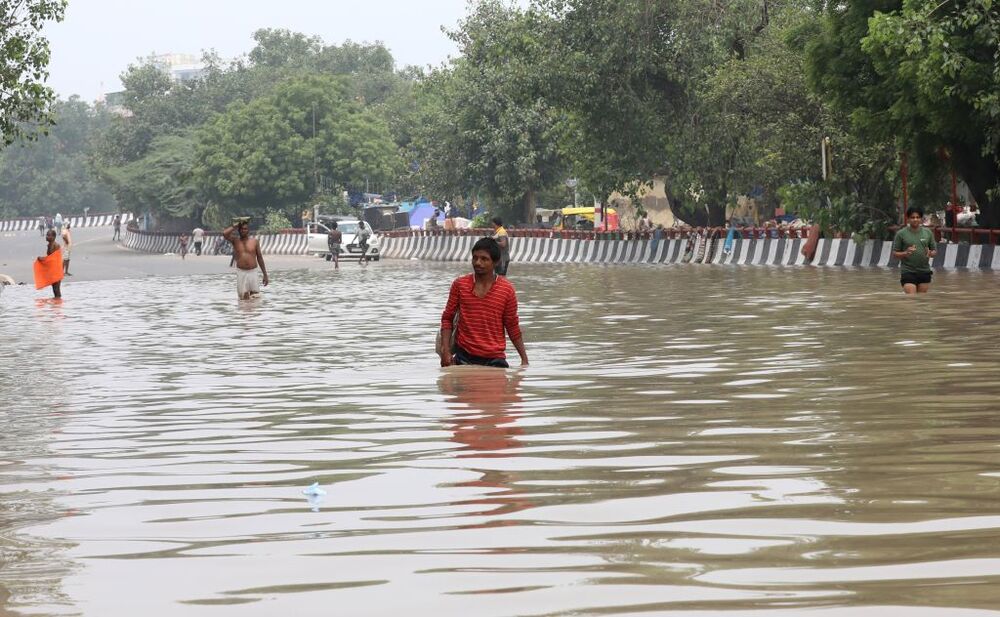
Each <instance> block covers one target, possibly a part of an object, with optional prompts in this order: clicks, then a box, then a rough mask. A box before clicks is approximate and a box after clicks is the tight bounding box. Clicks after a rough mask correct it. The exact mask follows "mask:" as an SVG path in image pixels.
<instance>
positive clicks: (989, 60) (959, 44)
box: [862, 0, 1000, 227]
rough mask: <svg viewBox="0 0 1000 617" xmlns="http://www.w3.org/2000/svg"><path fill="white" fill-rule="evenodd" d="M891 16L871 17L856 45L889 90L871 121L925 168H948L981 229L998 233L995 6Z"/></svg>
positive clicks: (899, 11) (999, 10) (942, 7)
mask: <svg viewBox="0 0 1000 617" xmlns="http://www.w3.org/2000/svg"><path fill="white" fill-rule="evenodd" d="M893 9H894V10H890V11H884V12H883V11H875V12H874V14H873V15H872V17H871V19H870V20H869V33H868V36H867V37H865V38H864V39H863V40H862V49H863V50H864V51H865V52H866V53H867V54H868V55H869V57H870V58H871V59H872V65H873V67H874V69H875V70H876V71H877V73H878V74H879V75H880V76H883V77H884V78H886V81H887V82H888V84H889V86H890V87H889V88H887V90H888V93H887V96H888V97H889V99H888V100H884V101H877V103H878V104H879V106H878V107H876V108H875V111H876V112H877V116H878V117H879V118H880V120H882V121H883V122H884V126H885V127H886V128H887V129H888V130H891V131H895V132H896V134H898V135H902V136H904V137H903V138H902V139H901V140H900V141H901V142H903V143H904V145H905V146H906V147H907V148H908V149H911V150H914V151H916V152H917V155H918V157H920V160H921V161H922V162H923V163H924V164H925V165H926V164H929V166H932V167H934V166H940V167H945V168H947V167H949V166H950V167H952V168H954V169H955V170H956V171H957V172H958V173H959V174H960V175H961V176H962V178H963V179H964V180H965V181H966V183H967V184H968V185H969V188H970V189H971V191H972V194H973V195H974V196H975V198H976V201H977V202H979V204H980V206H981V207H982V210H983V212H982V215H981V216H980V219H981V220H980V223H985V224H987V225H989V226H991V227H998V226H1000V5H998V4H995V3H993V2H992V1H991V0H971V1H967V2H966V1H962V2H959V1H957V0H950V1H945V2H939V1H935V2H929V1H927V0H909V1H907V2H904V3H903V4H902V6H901V7H899V8H896V7H893ZM866 102H867V101H866ZM866 107H867V108H868V109H871V108H872V107H874V106H873V105H871V104H869V105H867V106H866ZM873 115H875V114H873ZM906 136H909V137H910V139H907V138H906ZM907 142H908V143H907ZM938 153H940V154H941V155H943V156H935V154H938Z"/></svg>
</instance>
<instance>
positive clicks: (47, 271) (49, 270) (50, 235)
mask: <svg viewBox="0 0 1000 617" xmlns="http://www.w3.org/2000/svg"><path fill="white" fill-rule="evenodd" d="M45 241H46V242H47V243H48V245H47V246H46V253H45V257H39V258H38V260H36V261H35V289H41V288H42V287H48V286H49V285H51V286H52V295H53V296H54V297H56V298H62V293H61V291H60V289H59V288H60V286H61V284H62V279H63V263H62V250H61V249H60V248H59V245H58V244H56V230H54V229H50V230H48V231H47V232H46V233H45Z"/></svg>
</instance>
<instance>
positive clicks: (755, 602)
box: [0, 263, 1000, 617]
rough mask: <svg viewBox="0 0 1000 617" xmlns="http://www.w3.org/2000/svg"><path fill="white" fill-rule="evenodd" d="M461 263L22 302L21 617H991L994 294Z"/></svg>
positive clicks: (7, 387)
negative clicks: (480, 315) (509, 341)
mask: <svg viewBox="0 0 1000 617" xmlns="http://www.w3.org/2000/svg"><path fill="white" fill-rule="evenodd" d="M464 269H465V266H463V265H460V264H437V265H434V264H430V265H428V264H417V263H401V264H393V263H383V264H374V265H372V267H370V268H367V269H353V268H344V269H342V270H340V271H339V272H315V271H314V272H309V271H305V270H303V271H299V272H286V273H280V276H278V277H276V279H275V280H274V281H273V284H272V285H271V287H269V288H268V289H267V290H266V291H265V297H264V299H263V300H262V301H260V302H252V303H246V302H244V303H238V302H236V301H235V300H234V299H233V297H232V296H233V294H232V285H233V281H232V280H230V279H229V278H228V277H216V276H193V277H186V278H160V279H152V278H151V279H147V280H139V281H135V280H133V281H106V282H91V283H86V282H83V283H80V282H78V283H74V284H73V285H71V286H69V287H67V288H66V289H65V290H64V295H65V299H64V301H63V302H62V303H61V304H55V303H51V302H37V303H36V300H35V298H37V297H40V295H41V293H42V292H34V291H33V290H26V289H23V288H11V289H8V290H7V291H6V292H5V293H4V297H3V299H2V301H0V311H2V313H0V345H2V356H3V359H4V361H3V362H2V363H0V384H2V385H0V395H2V401H3V406H2V408H0V417H2V418H3V422H4V424H3V426H4V432H3V435H2V437H0V450H2V452H3V455H2V457H0V474H2V475H0V493H2V501H0V504H2V505H0V614H3V612H4V610H8V611H11V610H12V611H16V612H18V613H25V614H33V615H55V614H82V615H94V616H100V617H105V616H116V615H132V614H134V613H135V612H136V610H135V609H136V607H142V612H143V614H147V615H171V616H173V615H188V614H191V615H196V614H197V615H201V614H212V615H240V616H241V617H243V616H245V615H277V614H296V615H329V614H350V615H396V614H407V615H426V614H440V615H469V614H475V615H485V616H512V615H566V614H621V615H639V614H664V613H676V614H711V613H722V612H725V613H726V614H752V615H763V614H781V615H785V614H800V613H804V612H809V611H817V612H819V611H822V614H824V615H831V614H832V615H866V614H868V615H876V614H877V615H882V614H887V612H888V611H897V612H900V614H908V615H920V614H926V615H943V614H955V615H967V614H996V613H994V612H993V611H994V610H996V607H998V606H1000V584H998V583H1000V548H998V546H997V542H996V538H997V536H998V534H1000V506H998V504H1000V499H998V493H1000V456H998V452H997V445H996V444H997V443H998V442H1000V440H998V438H1000V425H998V423H997V422H996V419H995V410H996V408H997V407H996V400H997V397H998V395H1000V382H998V381H997V380H996V378H995V375H996V374H997V371H998V369H1000V350H998V346H997V345H996V344H995V343H994V341H993V338H995V337H994V336H993V335H994V334H995V332H996V327H997V323H998V320H1000V305H997V304H996V303H995V302H993V298H992V296H993V293H992V290H993V289H995V285H996V279H995V278H994V277H993V275H990V274H986V275H980V274H972V273H958V274H946V275H942V276H940V277H939V278H940V280H935V286H934V290H933V292H932V293H931V294H930V295H929V296H927V297H923V298H917V299H914V298H903V297H902V295H901V294H900V293H899V290H898V284H897V283H896V282H895V281H894V277H893V274H892V273H891V272H878V271H860V270H859V271H847V270H832V269H831V270H821V269H792V270H778V269H768V268H749V269H737V268H712V267H704V268H699V267H676V268H672V267H666V268H665V267H656V268H642V267H629V268H625V267H621V268H619V267H611V268H602V267H591V266H526V265H522V266H519V267H516V268H514V269H513V271H512V274H513V277H514V281H515V283H516V284H517V286H518V289H519V294H520V299H521V305H522V324H523V326H524V329H525V332H526V340H527V341H528V346H529V349H530V353H531V357H532V362H533V364H532V366H531V367H530V368H528V369H526V370H510V371H502V370H495V369H478V368H469V367H455V368H449V369H441V368H439V367H438V366H437V361H436V357H435V356H434V355H433V352H432V350H433V344H434V330H435V328H436V322H437V319H438V315H439V312H440V309H441V307H442V305H443V302H444V299H445V296H446V294H447V289H448V284H449V282H450V278H451V277H452V276H454V275H455V274H457V273H458V272H460V271H462V270H464ZM313 482H317V483H318V484H319V486H320V487H321V488H323V489H324V490H325V491H326V494H325V495H323V496H322V497H321V498H317V499H307V498H305V497H304V495H303V492H302V491H303V489H304V488H306V487H307V486H309V485H310V484H312V483H313ZM8 594H9V595H8ZM902 607H905V608H902Z"/></svg>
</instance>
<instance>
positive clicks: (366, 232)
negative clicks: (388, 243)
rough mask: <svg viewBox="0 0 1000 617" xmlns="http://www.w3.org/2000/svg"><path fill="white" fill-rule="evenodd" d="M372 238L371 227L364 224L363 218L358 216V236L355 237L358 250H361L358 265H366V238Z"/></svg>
mask: <svg viewBox="0 0 1000 617" xmlns="http://www.w3.org/2000/svg"><path fill="white" fill-rule="evenodd" d="M371 237H372V228H371V225H369V224H368V223H366V222H365V219H364V217H363V216H361V215H358V235H357V236H356V240H355V242H357V243H358V248H360V249H361V259H360V260H359V261H358V263H362V264H364V265H366V266H367V265H368V238H371Z"/></svg>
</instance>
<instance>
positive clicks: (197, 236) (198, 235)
mask: <svg viewBox="0 0 1000 617" xmlns="http://www.w3.org/2000/svg"><path fill="white" fill-rule="evenodd" d="M191 236H192V237H193V239H194V254H195V255H201V245H202V243H203V242H204V241H205V230H204V229H202V228H201V227H195V228H194V230H193V231H192V232H191Z"/></svg>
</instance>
